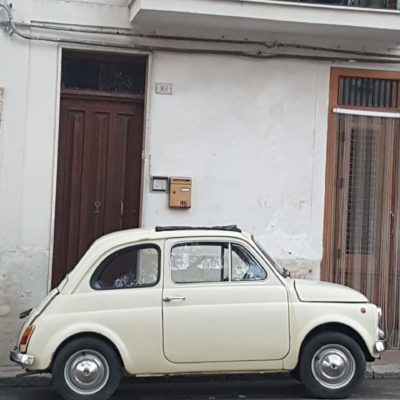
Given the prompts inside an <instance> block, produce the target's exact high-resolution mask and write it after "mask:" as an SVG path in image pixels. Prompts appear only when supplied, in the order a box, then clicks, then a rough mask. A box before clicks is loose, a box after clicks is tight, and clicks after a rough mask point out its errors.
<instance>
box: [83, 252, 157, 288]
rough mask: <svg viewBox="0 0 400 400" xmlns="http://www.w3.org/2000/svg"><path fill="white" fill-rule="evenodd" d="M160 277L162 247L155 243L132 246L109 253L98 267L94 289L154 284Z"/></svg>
mask: <svg viewBox="0 0 400 400" xmlns="http://www.w3.org/2000/svg"><path fill="white" fill-rule="evenodd" d="M159 277H160V249H159V248H158V247H157V246H155V245H142V246H131V247H127V248H124V249H121V250H118V251H116V252H115V253H113V254H111V255H109V256H108V257H107V258H106V259H105V260H104V261H103V262H102V263H101V264H100V265H99V267H98V268H97V269H96V271H95V272H94V274H93V276H92V278H91V280H90V286H91V287H92V288H93V289H98V290H99V289H100V290H101V289H129V288H138V287H148V286H154V285H156V284H157V283H158V280H159Z"/></svg>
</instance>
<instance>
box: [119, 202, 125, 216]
mask: <svg viewBox="0 0 400 400" xmlns="http://www.w3.org/2000/svg"><path fill="white" fill-rule="evenodd" d="M119 212H120V215H121V217H122V216H123V215H124V202H123V201H121V203H120V208H119Z"/></svg>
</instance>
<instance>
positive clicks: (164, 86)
mask: <svg viewBox="0 0 400 400" xmlns="http://www.w3.org/2000/svg"><path fill="white" fill-rule="evenodd" d="M156 94H166V95H171V94H172V83H161V82H158V83H156Z"/></svg>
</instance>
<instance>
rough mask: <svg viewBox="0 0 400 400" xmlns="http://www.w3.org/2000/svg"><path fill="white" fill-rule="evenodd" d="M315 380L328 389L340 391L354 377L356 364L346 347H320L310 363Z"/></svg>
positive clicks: (336, 345) (330, 345)
mask: <svg viewBox="0 0 400 400" xmlns="http://www.w3.org/2000/svg"><path fill="white" fill-rule="evenodd" d="M311 368H312V372H313V375H314V377H315V379H316V380H317V381H318V382H319V383H320V384H321V385H322V386H324V387H326V388H328V389H341V388H343V387H345V386H346V385H347V384H348V383H349V382H350V381H351V380H352V379H353V377H354V374H355V370H356V363H355V360H354V357H353V355H352V354H351V353H350V351H349V350H348V349H346V347H344V346H341V345H338V344H328V345H326V346H323V347H321V348H320V349H319V350H318V351H317V352H316V353H315V354H314V357H313V359H312V361H311Z"/></svg>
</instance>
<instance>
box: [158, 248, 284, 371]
mask: <svg viewBox="0 0 400 400" xmlns="http://www.w3.org/2000/svg"><path fill="white" fill-rule="evenodd" d="M170 245H171V243H170V244H169V245H168V246H166V248H167V253H166V254H168V253H170V249H171V247H170ZM165 263H166V265H165V274H164V290H163V298H164V299H165V298H168V297H172V298H175V297H176V298H177V299H176V300H172V301H168V302H166V301H164V302H163V327H164V331H163V332H164V354H165V357H166V358H167V359H168V360H169V361H171V362H174V363H194V362H221V361H222V362H227V361H252V360H254V361H255V360H279V359H282V358H283V357H284V356H285V355H286V354H287V352H288V351H289V315H288V301H287V293H286V288H285V287H284V286H283V284H282V283H281V282H280V281H279V280H278V279H277V278H276V277H275V276H274V275H273V274H272V273H271V271H269V272H268V278H267V279H266V280H265V281H259V282H257V281H253V282H246V281H241V282H236V281H233V282H229V281H222V282H211V283H197V284H192V283H182V284H174V283H172V281H171V266H170V261H169V257H168V256H167V257H165Z"/></svg>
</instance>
